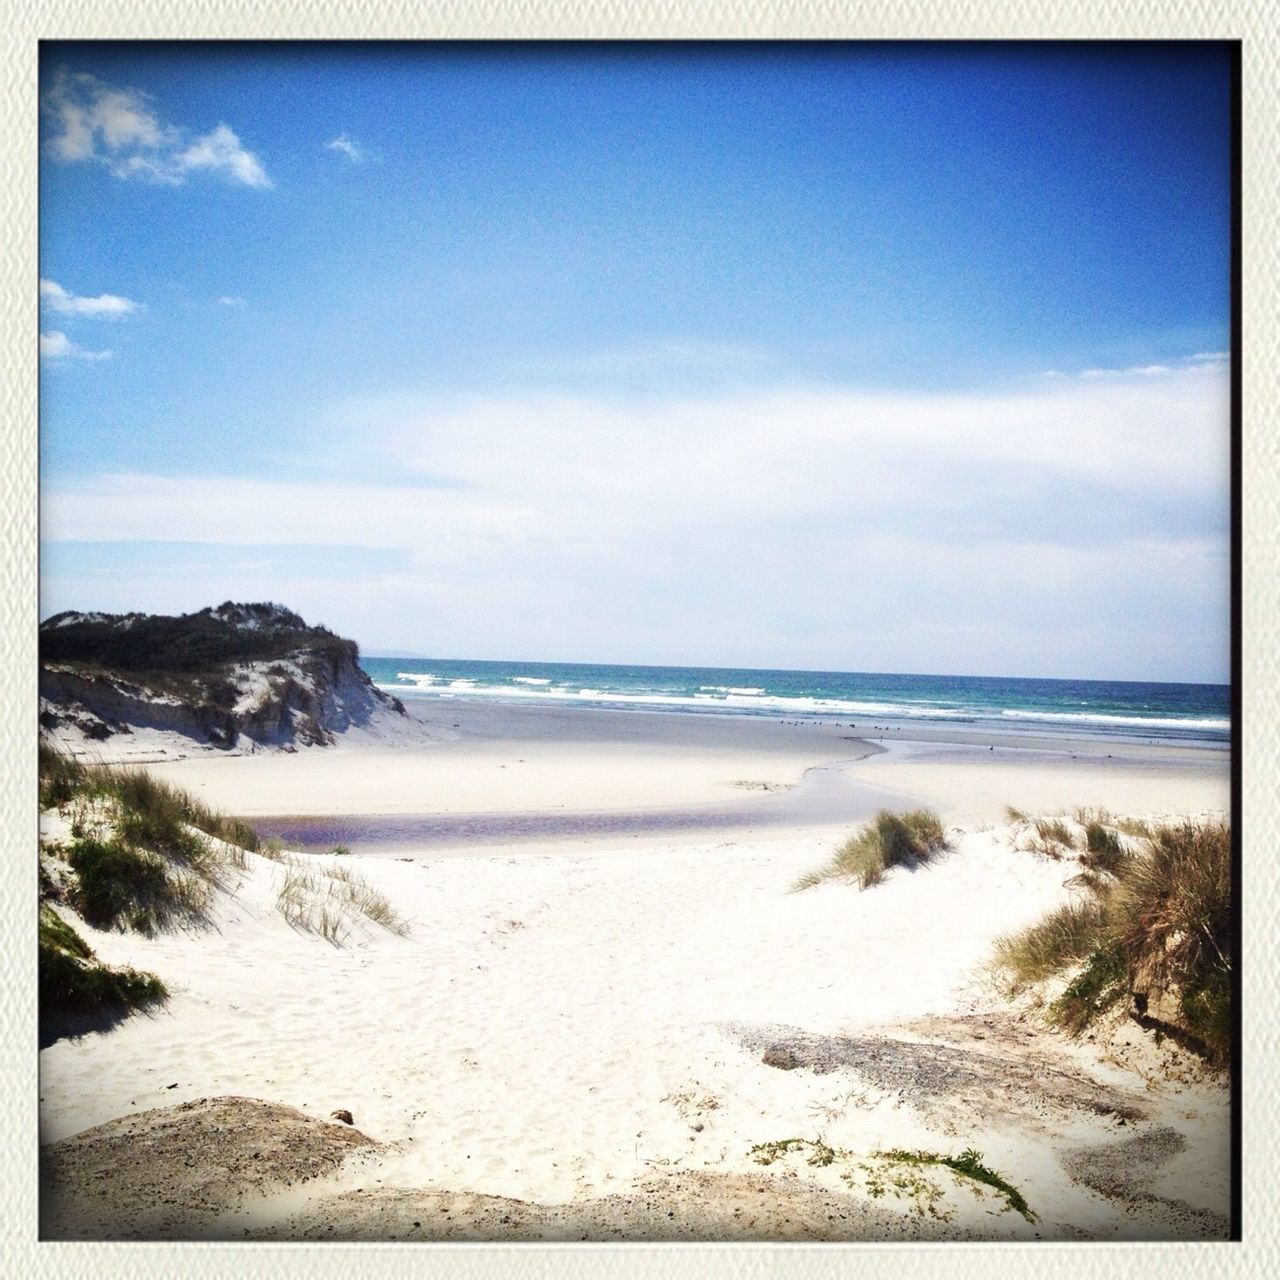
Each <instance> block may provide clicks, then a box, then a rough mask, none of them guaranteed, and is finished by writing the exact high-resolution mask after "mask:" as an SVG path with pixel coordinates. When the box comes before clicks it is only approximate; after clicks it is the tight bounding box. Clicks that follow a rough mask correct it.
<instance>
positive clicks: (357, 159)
mask: <svg viewBox="0 0 1280 1280" xmlns="http://www.w3.org/2000/svg"><path fill="white" fill-rule="evenodd" d="M324 145H325V150H326V151H337V152H338V153H339V154H341V155H344V156H346V157H347V159H348V160H350V161H351V163H352V164H364V163H365V162H366V161H367V160H368V159H369V153H368V152H367V151H366V150H365V149H364V147H362V146H361V145H360V144H359V143H358V142H357V141H356V140H355V139H354V138H353V137H351V136H350V135H349V134H346V133H340V134H339V135H338V136H337V137H336V138H334V139H333V140H332V141H330V142H326V143H325V144H324Z"/></svg>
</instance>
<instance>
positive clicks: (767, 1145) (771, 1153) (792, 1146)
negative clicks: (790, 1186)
mask: <svg viewBox="0 0 1280 1280" xmlns="http://www.w3.org/2000/svg"><path fill="white" fill-rule="evenodd" d="M806 1147H808V1148H810V1152H809V1158H808V1159H807V1160H806V1161H805V1163H806V1164H810V1165H813V1166H814V1168H817V1169H822V1168H826V1166H827V1165H829V1164H833V1163H834V1162H835V1159H836V1156H837V1154H839V1155H848V1154H849V1153H848V1152H847V1151H844V1152H837V1151H836V1150H835V1149H834V1148H833V1147H829V1146H827V1144H826V1143H825V1142H823V1141H822V1139H821V1138H781V1139H779V1140H778V1141H777V1142H758V1143H756V1145H755V1146H754V1147H752V1148H751V1150H750V1151H749V1152H748V1153H747V1154H748V1155H749V1156H750V1157H751V1158H752V1159H753V1160H754V1161H755V1162H756V1164H764V1165H769V1164H774V1163H776V1162H777V1161H778V1160H780V1159H781V1158H782V1157H783V1156H784V1155H786V1154H787V1153H788V1152H790V1151H803V1150H804V1149H805V1148H806Z"/></svg>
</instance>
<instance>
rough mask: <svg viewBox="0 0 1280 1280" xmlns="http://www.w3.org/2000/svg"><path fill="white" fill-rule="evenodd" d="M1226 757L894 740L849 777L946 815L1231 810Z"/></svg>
mask: <svg viewBox="0 0 1280 1280" xmlns="http://www.w3.org/2000/svg"><path fill="white" fill-rule="evenodd" d="M1228 764H1229V762H1228V760H1227V758H1226V756H1225V754H1224V755H1223V757H1222V759H1221V762H1220V765H1219V767H1218V768H1203V767H1199V766H1193V765H1180V764H1171V763H1167V762H1165V763H1161V764H1159V765H1154V764H1145V765H1144V764H1139V763H1133V762H1129V761H1126V762H1124V763H1115V762H1113V761H1110V760H1108V759H1107V758H1106V757H1103V758H1101V759H1099V758H1098V756H1097V755H1092V754H1091V755H1084V756H1075V757H1073V756H1072V754H1071V752H1070V750H1067V751H1064V752H1060V753H1055V754H1050V753H1046V752H1027V751H1017V750H1011V749H1009V748H1008V747H1006V746H1004V745H1003V744H1002V745H1001V746H1000V747H999V748H997V750H995V751H994V752H993V751H990V750H988V748H986V747H983V746H954V745H953V746H947V747H945V748H942V747H939V746H937V745H936V744H915V743H911V744H905V743H904V744H894V745H893V746H892V748H891V749H890V750H888V751H887V752H885V753H884V754H883V755H875V756H871V757H869V758H867V759H866V760H864V761H862V762H860V763H859V764H857V765H856V766H854V767H853V768H851V769H849V770H848V771H847V772H848V773H849V774H850V776H851V777H855V778H858V779H859V780H861V781H865V782H868V783H873V784H874V785H876V786H877V787H883V788H885V789H887V790H890V791H898V792H902V793H904V794H908V795H912V796H916V797H918V798H919V799H920V800H922V801H924V802H925V803H926V804H928V805H930V806H931V807H932V808H934V809H936V810H937V811H938V812H939V813H941V814H943V815H944V816H945V817H946V818H947V819H948V820H949V821H952V822H963V823H969V824H974V823H979V824H980V823H991V822H997V821H1003V820H1004V818H1005V810H1006V808H1007V807H1009V806H1013V807H1014V808H1015V809H1019V810H1021V811H1022V812H1024V813H1031V814H1050V813H1067V814H1070V813H1074V812H1075V810H1076V809H1077V808H1082V807H1083V808H1095V809H1096V808H1105V809H1107V810H1109V811H1110V812H1111V813H1113V814H1116V815H1121V816H1124V815H1127V816H1131V817H1142V818H1148V817H1178V816H1183V815H1188V814H1202V813H1226V812H1227V811H1228V810H1229V809H1230V807H1231V780H1230V777H1229V775H1228V772H1227V770H1228Z"/></svg>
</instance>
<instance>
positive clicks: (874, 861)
mask: <svg viewBox="0 0 1280 1280" xmlns="http://www.w3.org/2000/svg"><path fill="white" fill-rule="evenodd" d="M946 847H947V840H946V834H945V832H944V831H943V829H942V823H941V821H940V820H939V819H938V815H937V814H935V813H930V812H929V811H928V810H927V809H916V810H913V811H912V812H911V813H904V814H902V815H901V817H899V816H898V815H897V814H894V813H890V812H889V811H888V810H887V809H881V810H880V812H879V813H877V814H876V816H875V818H874V819H872V821H871V822H870V823H869V824H868V825H867V826H866V827H865V828H863V830H862V831H860V832H859V833H858V834H857V835H855V836H853V837H851V838H850V839H849V840H847V841H846V842H845V843H844V844H843V845H841V846H840V848H839V849H838V850H837V851H836V855H835V857H834V858H833V859H832V860H831V862H830V863H828V865H827V866H826V867H823V868H821V869H819V870H817V871H811V872H809V873H807V874H806V875H804V876H802V877H801V878H800V879H799V880H798V881H797V882H796V885H795V888H796V889H797V890H800V889H809V888H812V887H813V886H814V885H816V884H821V883H822V882H823V881H824V880H856V881H857V882H858V884H859V885H860V886H861V887H862V888H863V889H869V888H870V887H871V886H872V885H874V884H878V883H879V882H880V881H881V880H882V879H883V878H884V874H885V872H886V871H888V870H889V868H890V867H897V866H916V865H919V864H921V863H925V862H928V861H929V860H930V859H931V858H933V857H934V856H935V855H936V854H938V853H939V852H941V851H942V850H943V849H945V848H946Z"/></svg>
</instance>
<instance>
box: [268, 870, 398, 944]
mask: <svg viewBox="0 0 1280 1280" xmlns="http://www.w3.org/2000/svg"><path fill="white" fill-rule="evenodd" d="M279 861H280V862H282V863H283V865H284V868H285V871H284V879H283V880H282V882H281V884H280V889H279V891H278V892H277V895H276V906H277V907H278V908H279V910H280V913H281V914H282V915H283V916H284V918H285V919H286V920H287V921H288V922H289V923H290V924H291V925H293V926H294V928H296V929H303V930H306V931H307V932H309V933H318V934H319V935H320V936H321V937H322V938H324V939H326V940H327V941H329V942H332V943H333V945H334V946H335V947H337V946H341V945H342V943H343V942H344V941H345V939H346V937H347V935H348V934H349V933H350V932H351V926H352V923H353V922H354V921H355V920H356V919H358V918H359V917H363V918H364V919H366V920H368V921H369V922H370V923H371V924H376V925H379V926H381V927H382V928H383V929H386V930H387V931H388V932H390V933H399V934H403V933H407V932H408V925H407V924H406V922H405V921H404V920H403V918H402V917H401V916H400V914H399V913H398V912H397V911H396V909H395V908H394V907H393V906H392V905H391V903H390V902H389V901H388V900H387V899H386V898H385V897H384V896H383V895H382V894H380V893H379V892H378V891H377V890H376V889H375V888H373V886H372V885H370V884H369V882H368V881H367V880H365V879H364V878H363V877H362V876H360V875H358V874H357V873H356V872H355V871H353V870H352V869H351V868H350V867H348V866H334V865H326V864H324V863H320V862H310V861H308V862H304V861H302V860H301V859H299V858H295V857H290V856H288V855H284V856H282V857H281V858H280V859H279Z"/></svg>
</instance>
